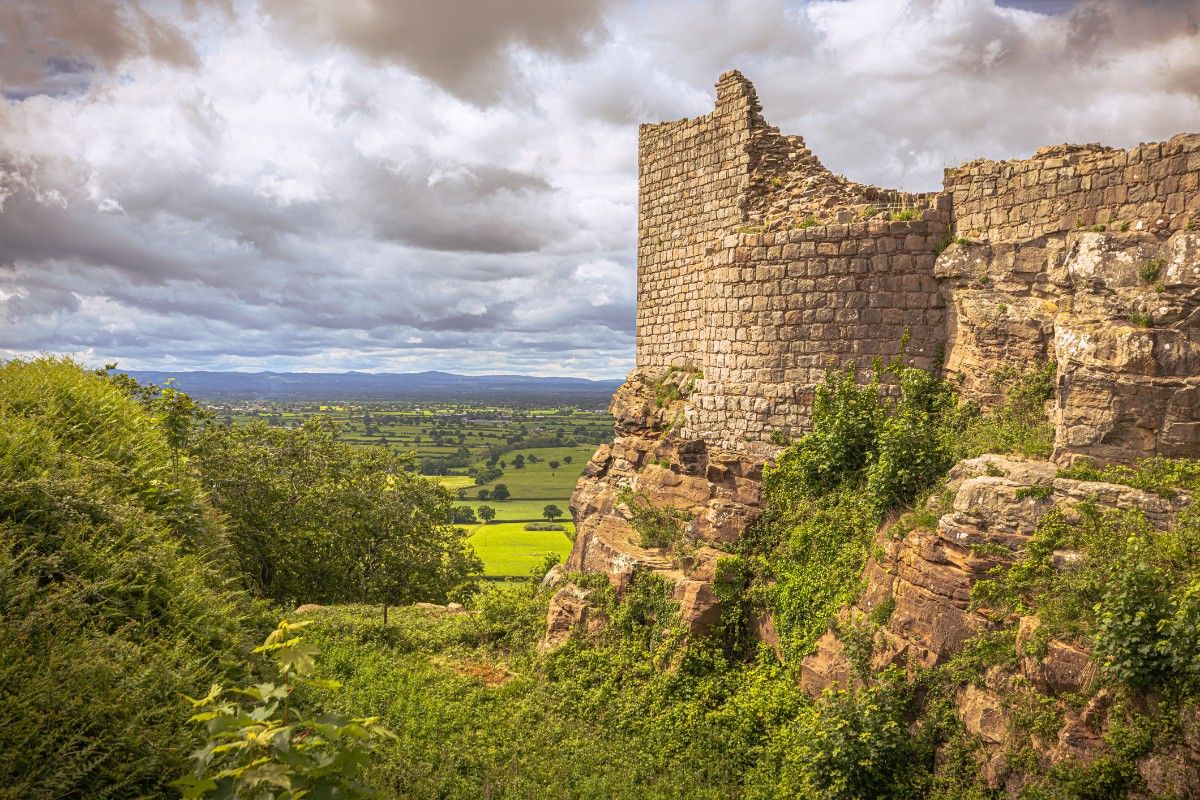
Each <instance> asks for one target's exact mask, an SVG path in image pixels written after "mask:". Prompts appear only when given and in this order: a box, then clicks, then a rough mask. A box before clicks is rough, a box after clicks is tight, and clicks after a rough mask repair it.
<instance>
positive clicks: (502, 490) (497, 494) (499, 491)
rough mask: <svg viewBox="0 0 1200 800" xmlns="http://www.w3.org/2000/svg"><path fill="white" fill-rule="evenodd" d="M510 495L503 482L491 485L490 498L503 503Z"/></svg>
mask: <svg viewBox="0 0 1200 800" xmlns="http://www.w3.org/2000/svg"><path fill="white" fill-rule="evenodd" d="M510 497H512V493H511V492H509V491H508V487H507V486H505V485H504V484H503V483H497V484H496V485H495V486H493V487H492V499H493V500H496V501H498V502H501V503H503V502H504V501H505V500H507V499H508V498H510Z"/></svg>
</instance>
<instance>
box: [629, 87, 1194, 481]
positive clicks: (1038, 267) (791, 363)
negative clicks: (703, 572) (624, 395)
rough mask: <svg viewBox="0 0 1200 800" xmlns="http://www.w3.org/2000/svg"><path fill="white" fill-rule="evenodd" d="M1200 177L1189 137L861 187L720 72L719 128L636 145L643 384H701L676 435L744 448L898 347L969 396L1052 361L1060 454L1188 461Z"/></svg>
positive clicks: (646, 131)
mask: <svg viewBox="0 0 1200 800" xmlns="http://www.w3.org/2000/svg"><path fill="white" fill-rule="evenodd" d="M1198 178H1200V136H1194V135H1193V136H1177V137H1175V138H1173V139H1171V140H1170V141H1167V142H1163V143H1156V144H1147V145H1142V146H1140V147H1137V148H1134V149H1132V150H1114V149H1110V148H1105V147H1100V146H1098V145H1085V146H1056V147H1048V148H1044V149H1042V150H1039V151H1038V152H1037V153H1036V154H1035V155H1034V157H1033V158H1030V159H1027V160H1024V161H1006V162H994V161H986V160H980V161H973V162H970V163H968V164H965V165H963V166H962V167H960V168H958V169H953V170H947V171H946V176H945V188H944V190H943V191H942V192H940V193H930V194H907V193H903V192H897V191H891V190H885V189H879V188H876V187H873V186H862V185H859V184H856V183H853V182H851V181H849V180H847V179H845V178H843V177H841V176H838V175H834V174H832V173H830V172H829V171H828V170H827V169H825V167H823V166H822V165H821V163H820V161H818V160H817V158H816V157H815V156H814V155H813V154H812V153H811V152H810V151H809V150H808V149H807V148H806V147H805V146H804V142H803V140H801V139H800V138H799V137H796V136H783V135H780V133H779V131H778V130H777V129H775V128H772V127H770V126H769V125H768V124H767V123H766V122H765V121H764V119H763V117H762V116H761V113H760V107H759V105H758V101H757V98H756V95H755V91H754V87H753V86H752V85H751V84H750V82H749V81H747V80H746V79H745V78H744V77H742V76H741V74H739V73H737V72H728V73H725V74H724V75H722V76H721V78H720V80H719V82H718V83H717V103H716V108H715V109H714V110H713V112H712V113H710V114H707V115H705V116H702V117H698V118H695V119H687V120H680V121H676V122H665V123H661V124H657V125H643V126H642V128H641V132H640V136H639V194H638V206H639V223H638V287H637V288H638V311H637V370H638V371H639V372H641V373H643V374H646V375H651V376H653V375H655V374H657V373H663V372H665V371H666V370H668V369H670V368H672V367H673V368H676V369H684V370H687V371H689V372H694V373H695V374H697V375H699V376H700V378H699V379H698V380H697V381H696V382H695V384H694V387H692V388H694V389H695V393H694V395H693V396H692V397H691V402H690V404H689V408H688V409H687V418H686V422H685V424H684V425H683V427H682V436H683V437H684V438H695V439H701V440H703V441H705V442H707V443H708V444H709V445H716V446H720V447H722V448H726V449H731V450H738V451H747V450H754V447H753V446H754V444H755V443H758V442H763V441H767V440H769V439H770V438H771V434H772V432H774V431H779V432H781V433H782V434H783V435H784V436H788V437H790V436H792V435H794V434H795V433H797V432H799V431H802V430H803V429H804V427H805V424H806V422H807V418H808V409H809V407H810V406H811V398H812V391H813V387H814V386H815V385H816V384H818V383H819V382H820V381H821V378H822V376H823V374H824V371H825V368H826V367H827V366H828V365H830V364H831V363H835V364H838V363H846V362H848V361H855V362H857V363H858V364H859V365H860V366H869V365H870V362H871V361H872V359H874V358H875V357H884V358H888V357H891V356H893V355H895V354H896V353H897V351H898V348H899V344H900V341H901V338H902V337H903V336H905V335H907V337H908V341H909V343H908V348H907V355H908V357H909V360H910V361H911V362H913V363H915V364H917V365H919V366H923V367H929V366H932V365H934V364H935V363H936V362H939V361H941V360H942V359H943V358H944V359H945V366H946V369H947V370H948V371H949V372H950V373H951V374H953V375H955V376H958V377H959V379H961V380H962V382H963V391H964V393H965V395H966V396H967V397H970V398H972V399H980V400H984V401H986V400H989V399H991V398H992V396H993V395H994V394H995V391H996V389H995V386H994V384H993V381H992V377H993V374H994V373H995V372H996V370H997V369H998V368H1001V367H1004V366H1009V365H1013V364H1019V365H1025V366H1029V365H1032V364H1035V363H1038V362H1045V361H1047V360H1050V359H1053V360H1056V361H1057V362H1058V364H1059V392H1058V394H1057V397H1056V404H1055V409H1054V417H1055V422H1056V425H1057V429H1058V430H1057V442H1056V456H1061V457H1067V456H1069V455H1087V456H1090V457H1093V458H1097V459H1099V460H1102V461H1108V460H1129V459H1130V458H1132V457H1134V456H1138V455H1150V454H1156V453H1162V454H1165V455H1188V454H1196V453H1197V452H1200V418H1197V416H1196V411H1197V399H1198V397H1200V396H1198V395H1197V386H1198V385H1200V348H1198V347H1197V345H1196V344H1195V343H1194V342H1193V341H1192V337H1191V336H1190V333H1191V331H1192V330H1194V329H1195V326H1196V325H1197V324H1198V323H1197V320H1194V319H1191V317H1190V316H1189V315H1190V314H1191V313H1192V312H1193V311H1194V310H1195V300H1196V287H1197V277H1198V272H1197V270H1198V269H1200V266H1198V262H1197V251H1196V249H1195V248H1196V246H1197V242H1200V239H1198V238H1197V236H1196V235H1193V234H1190V233H1188V232H1189V231H1191V228H1192V225H1193V219H1194V218H1200V188H1198V186H1197V180H1198ZM1151 272H1155V274H1154V275H1153V276H1151V275H1150V273H1151ZM776 438H778V437H776Z"/></svg>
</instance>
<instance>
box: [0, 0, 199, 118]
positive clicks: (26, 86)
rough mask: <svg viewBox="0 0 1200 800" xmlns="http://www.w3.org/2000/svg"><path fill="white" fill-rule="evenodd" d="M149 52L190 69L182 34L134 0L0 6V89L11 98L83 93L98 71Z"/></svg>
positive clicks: (30, 0) (31, 0)
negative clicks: (128, 0) (132, 0)
mask: <svg viewBox="0 0 1200 800" xmlns="http://www.w3.org/2000/svg"><path fill="white" fill-rule="evenodd" d="M143 56H145V57H148V58H152V59H155V60H157V61H160V62H163V63H167V64H171V65H174V66H177V67H188V68H195V67H197V66H198V65H199V57H198V55H197V54H196V51H195V49H194V48H193V46H192V44H191V43H190V42H189V41H188V39H187V38H186V37H185V35H184V34H183V32H182V31H181V30H180V29H179V28H178V27H176V26H175V25H173V24H171V23H169V22H166V21H164V20H163V19H160V18H159V17H158V16H156V15H154V14H152V13H150V12H149V11H148V10H146V8H144V7H143V6H142V5H141V4H139V3H136V2H120V0H88V2H84V3H79V2H72V1H71V0H11V1H10V2H6V3H5V4H4V5H3V6H0V91H2V92H3V93H4V95H5V96H7V97H10V98H13V97H15V98H22V97H29V96H31V95H35V94H65V93H71V92H77V91H82V90H83V89H84V88H86V86H87V85H88V84H89V83H90V82H91V80H92V79H93V73H95V72H96V71H97V70H104V71H107V72H113V71H115V70H116V69H117V68H118V67H119V66H120V65H121V64H122V63H123V62H125V61H126V60H128V59H131V58H138V57H143Z"/></svg>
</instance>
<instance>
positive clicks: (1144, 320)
mask: <svg viewBox="0 0 1200 800" xmlns="http://www.w3.org/2000/svg"><path fill="white" fill-rule="evenodd" d="M1129 322H1130V324H1132V325H1136V326H1138V327H1139V328H1150V327H1153V325H1154V318H1153V317H1152V316H1150V315H1149V314H1144V313H1142V312H1141V311H1130V312H1129Z"/></svg>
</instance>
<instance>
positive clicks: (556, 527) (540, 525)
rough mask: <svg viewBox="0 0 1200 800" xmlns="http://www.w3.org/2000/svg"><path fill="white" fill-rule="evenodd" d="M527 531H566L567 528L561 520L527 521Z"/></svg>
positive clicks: (525, 526)
mask: <svg viewBox="0 0 1200 800" xmlns="http://www.w3.org/2000/svg"><path fill="white" fill-rule="evenodd" d="M524 528H525V530H527V531H565V530H566V529H567V528H566V526H565V525H563V524H562V523H561V522H526V523H525V525H524Z"/></svg>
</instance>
